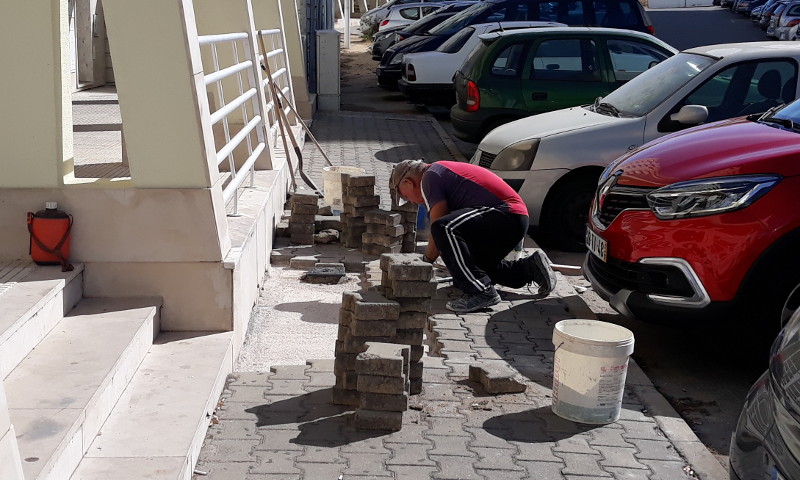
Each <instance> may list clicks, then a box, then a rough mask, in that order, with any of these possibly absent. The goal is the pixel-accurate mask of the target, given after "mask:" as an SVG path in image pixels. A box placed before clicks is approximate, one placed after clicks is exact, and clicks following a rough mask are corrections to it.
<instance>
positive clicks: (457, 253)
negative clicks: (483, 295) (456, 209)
mask: <svg viewBox="0 0 800 480" xmlns="http://www.w3.org/2000/svg"><path fill="white" fill-rule="evenodd" d="M490 210H491V207H481V208H479V209H477V210H473V211H470V212H465V213H463V214H461V215H459V216H458V217H456V218H454V219H453V220H451V221H449V222H447V225H445V227H444V232H445V235H446V236H447V241H448V243H449V244H450V248H451V250H452V251H453V256H454V257H455V260H456V264H457V265H458V268H459V269H461V272H462V273H463V274H464V277H465V278H466V279H467V280H468V281H469V282H470V283H472V284H473V285H474V286H475V288H477V289H478V291H480V292H482V291H484V290H486V285H484V284H483V283H481V282H480V280H478V279H477V278H476V277H475V275H473V274H472V272H471V271H470V270H469V269H468V268H467V264H466V263H465V262H464V252H462V251H461V248H460V247H459V244H458V241H456V235H455V229H456V228H458V227H459V226H461V225H462V224H464V223H466V222H468V221H469V220H471V219H473V218H475V217H478V216H480V215H483V214H484V213H486V212H488V211H490Z"/></svg>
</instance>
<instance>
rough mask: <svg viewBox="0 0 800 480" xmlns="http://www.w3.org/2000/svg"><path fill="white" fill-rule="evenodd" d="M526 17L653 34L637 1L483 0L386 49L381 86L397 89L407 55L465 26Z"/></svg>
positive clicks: (425, 49) (380, 70)
mask: <svg viewBox="0 0 800 480" xmlns="http://www.w3.org/2000/svg"><path fill="white" fill-rule="evenodd" d="M523 20H534V21H546V22H559V23H564V24H566V25H595V26H603V27H613V28H627V29H630V30H638V31H643V32H648V33H653V27H652V22H650V19H649V18H648V17H647V14H646V13H645V11H644V8H643V7H642V6H641V4H640V3H639V2H638V1H637V0H484V1H482V2H480V3H479V4H477V5H474V6H472V7H470V8H468V9H466V10H464V11H463V12H461V13H459V14H458V15H455V16H453V17H452V18H450V19H448V20H446V21H444V22H443V23H442V24H441V25H439V26H438V27H436V28H433V29H431V30H430V31H429V32H428V35H425V36H414V37H411V38H409V39H407V40H404V41H402V42H398V43H396V44H395V45H394V46H393V47H391V48H390V49H389V50H387V51H386V53H384V54H383V57H382V58H381V63H380V65H378V68H377V70H376V74H377V75H378V85H381V86H383V87H387V88H395V87H396V86H397V80H399V79H400V77H401V76H402V65H403V56H404V55H405V54H407V53H414V52H430V51H432V50H435V49H436V48H437V47H439V45H441V44H442V43H444V42H445V41H446V40H447V39H448V38H450V37H451V36H452V35H454V34H455V33H456V32H458V31H459V30H461V29H462V28H464V27H467V26H469V25H475V24H478V23H488V22H504V21H523Z"/></svg>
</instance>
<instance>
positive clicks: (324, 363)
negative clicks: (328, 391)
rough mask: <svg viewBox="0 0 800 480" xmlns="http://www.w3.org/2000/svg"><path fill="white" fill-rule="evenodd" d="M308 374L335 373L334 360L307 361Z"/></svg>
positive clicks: (318, 359) (317, 359)
mask: <svg viewBox="0 0 800 480" xmlns="http://www.w3.org/2000/svg"><path fill="white" fill-rule="evenodd" d="M306 366H307V367H308V368H307V369H306V374H311V373H315V372H333V359H332V358H313V359H309V360H306Z"/></svg>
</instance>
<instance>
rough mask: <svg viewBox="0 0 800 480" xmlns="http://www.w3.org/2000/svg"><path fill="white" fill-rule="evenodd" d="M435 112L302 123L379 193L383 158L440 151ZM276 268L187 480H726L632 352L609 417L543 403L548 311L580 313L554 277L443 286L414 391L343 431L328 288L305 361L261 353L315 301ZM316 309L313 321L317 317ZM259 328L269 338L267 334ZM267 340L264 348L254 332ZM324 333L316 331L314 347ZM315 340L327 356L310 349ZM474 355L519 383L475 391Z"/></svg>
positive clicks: (312, 170) (443, 142)
mask: <svg viewBox="0 0 800 480" xmlns="http://www.w3.org/2000/svg"><path fill="white" fill-rule="evenodd" d="M434 123H435V122H433V121H431V120H430V119H427V118H426V117H422V116H420V117H417V116H413V117H412V116H410V117H397V116H386V115H379V114H349V113H344V112H341V113H327V114H320V115H317V116H316V118H315V121H314V125H313V131H314V133H315V136H316V137H317V139H318V140H319V141H320V143H321V144H322V145H323V148H325V150H326V152H327V154H328V156H329V157H331V160H332V161H333V162H334V164H341V163H339V162H341V161H344V163H345V164H347V165H358V166H362V167H364V168H365V169H366V170H367V172H369V173H374V174H375V175H376V176H377V177H378V184H379V185H380V186H382V187H381V189H380V190H379V192H378V193H380V194H381V195H382V196H383V195H386V193H387V192H384V191H383V188H385V183H386V179H387V177H388V172H389V171H390V169H391V165H392V163H393V162H396V161H398V160H401V159H403V158H416V157H425V158H428V159H443V158H453V155H454V154H453V153H452V152H451V150H450V149H449V146H448V142H449V141H448V139H446V138H442V137H441V136H440V134H439V130H437V129H436V128H435V127H434V126H433V124H434ZM314 148H315V147H313V145H312V144H311V143H310V142H307V143H306V146H305V149H304V152H303V153H304V158H305V159H306V170H307V171H308V172H309V174H310V175H311V176H312V178H315V179H316V180H318V181H320V183H321V174H320V172H321V167H322V166H323V163H322V162H323V161H322V158H321V155H319V153H318V152H315V151H314ZM276 252H277V253H278V255H279V256H281V257H282V258H285V257H291V256H294V255H304V256H311V255H314V256H317V257H318V258H326V259H328V258H331V257H334V258H335V257H337V256H341V257H349V258H352V256H353V255H356V254H357V252H355V251H352V250H347V249H343V248H341V247H340V246H338V245H337V246H331V245H325V246H322V245H318V246H314V247H291V246H288V245H287V244H286V243H285V242H284V243H280V239H279V242H278V243H277V245H276ZM366 260H369V259H366ZM370 265H372V268H373V270H370V269H367V271H366V272H365V273H363V274H360V275H359V274H351V278H350V280H349V283H348V284H347V285H348V286H347V287H345V288H352V289H354V290H357V289H359V288H363V287H365V286H368V285H369V284H370V283H374V278H375V275H374V263H372V264H370ZM289 272H290V271H289V270H287V269H285V268H284V267H277V268H273V272H272V274H271V277H270V278H271V279H278V281H277V282H275V283H274V284H272V285H278V284H279V285H280V288H281V289H284V293H283V294H282V295H280V296H279V295H277V294H276V293H275V291H274V290H273V289H272V288H264V289H262V295H261V298H260V299H259V303H258V308H257V310H256V313H254V317H253V322H252V324H251V329H250V332H249V333H248V338H247V339H246V341H245V347H244V351H243V355H244V356H246V357H247V358H249V359H250V360H249V361H248V363H247V364H248V365H259V366H260V367H259V368H260V369H262V370H261V371H237V372H235V373H234V374H233V375H231V376H230V377H229V379H228V383H227V386H226V389H225V391H224V393H223V395H222V398H221V399H220V402H219V408H218V410H217V412H216V416H215V417H214V418H213V419H212V424H211V426H210V428H209V430H208V433H207V436H206V440H205V444H204V446H203V448H202V451H201V452H200V458H199V461H198V464H197V467H196V468H197V474H196V475H195V478H196V479H197V480H201V479H212V480H223V479H224V480H266V479H281V480H292V479H305V480H329V479H330V480H336V479H341V480H355V479H381V478H395V479H409V480H416V479H429V478H431V479H434V478H435V479H453V480H467V479H491V480H494V479H526V478H527V479H540V480H548V479H558V480H578V479H580V480H586V479H606V478H609V479H611V478H613V479H650V480H656V479H690V478H702V479H715V480H717V479H719V480H722V479H723V478H727V476H726V474H725V471H724V469H723V468H722V466H720V464H719V463H717V461H716V460H715V459H714V458H713V456H711V454H710V453H709V452H708V451H707V450H706V449H705V447H704V446H703V445H702V444H701V443H700V442H699V441H698V440H697V438H696V437H695V436H694V434H693V433H692V432H691V430H690V429H689V428H688V426H687V425H686V424H685V422H683V420H681V418H680V417H679V416H678V415H677V413H675V411H674V410H673V409H672V408H671V407H670V406H669V405H668V404H667V402H666V401H665V400H664V399H663V397H662V396H661V395H660V394H659V393H658V392H657V391H656V390H655V388H654V387H653V386H652V384H651V383H650V381H649V380H648V379H647V378H646V376H645V375H644V374H643V373H642V371H641V370H640V369H639V368H638V366H636V365H635V364H634V363H633V362H631V365H630V367H629V373H628V381H627V385H626V389H625V394H624V400H623V406H622V407H623V408H622V415H621V418H620V420H619V421H618V422H615V423H613V424H610V425H602V426H591V425H579V424H576V423H573V422H570V421H566V420H563V419H561V418H560V417H558V416H556V415H554V414H553V413H552V411H551V403H552V401H551V398H550V395H551V390H550V389H551V386H552V370H553V345H552V329H553V326H554V325H555V323H556V322H558V321H559V320H562V319H567V318H591V312H590V311H588V309H587V308H586V306H585V304H583V302H582V301H581V300H580V297H579V295H577V294H576V293H575V292H574V291H573V290H572V289H571V288H570V287H569V285H568V283H567V282H566V281H564V279H563V278H561V280H560V282H559V287H558V288H557V289H556V291H555V292H553V293H552V294H551V295H550V296H549V297H548V298H546V299H540V300H536V299H533V298H532V297H531V296H530V295H529V294H528V293H527V291H526V290H510V289H501V290H500V294H501V296H502V298H503V301H502V302H501V303H500V304H498V305H496V306H494V307H492V308H491V309H490V310H487V311H485V312H481V313H473V314H465V315H453V314H449V313H447V312H446V311H445V309H444V303H445V301H446V300H447V299H448V298H449V297H452V296H453V295H456V294H457V292H455V291H454V289H453V288H452V287H449V286H448V285H447V284H442V286H441V287H440V288H439V290H438V291H437V295H436V297H435V299H434V302H433V308H432V312H431V314H432V316H431V317H430V320H429V333H428V339H427V341H428V344H429V353H428V355H427V356H426V357H425V358H424V367H425V368H424V378H423V381H424V383H423V393H422V394H420V395H416V396H412V397H411V404H412V408H411V409H410V410H409V411H408V412H406V414H405V415H404V420H403V428H402V430H401V431H399V432H395V433H390V432H377V431H359V430H356V429H355V428H354V426H353V416H354V414H353V412H352V410H348V409H347V408H345V407H340V406H335V405H332V404H331V403H330V398H331V387H332V386H333V384H334V375H333V360H332V359H333V343H334V341H335V336H336V333H335V328H334V327H335V322H336V317H335V316H334V315H335V313H334V312H337V311H338V310H337V307H338V306H337V305H336V304H335V300H334V301H333V304H331V305H328V306H327V307H326V308H327V310H326V309H325V308H318V309H316V310H315V312H316V313H315V314H314V315H317V317H315V318H317V321H318V322H320V323H325V325H324V327H325V328H321V329H320V330H321V331H322V330H324V331H326V332H328V333H326V334H321V337H317V338H315V339H314V343H315V344H317V345H319V342H323V347H322V349H321V350H315V351H314V355H315V356H314V357H308V358H307V359H306V362H305V364H303V363H304V362H297V363H296V364H291V365H280V364H275V363H274V362H273V361H271V358H270V355H272V356H274V357H277V358H280V355H277V354H276V353H275V352H276V350H275V349H277V350H281V345H283V346H285V348H284V349H295V352H294V353H293V355H294V356H291V357H288V358H297V354H296V350H297V349H300V350H301V351H302V348H303V343H305V342H308V341H309V340H308V339H306V338H304V337H303V335H304V333H303V332H304V330H300V331H299V333H298V334H297V336H295V337H291V333H287V332H286V331H285V330H286V328H284V326H283V324H281V319H282V318H284V319H286V322H287V323H291V322H300V321H303V320H302V319H291V318H290V316H291V315H297V314H298V313H299V314H301V315H302V312H300V311H299V310H298V306H299V305H301V303H300V302H307V304H308V305H315V306H317V307H319V306H320V305H322V303H324V302H321V301H319V300H315V299H314V297H313V296H314V295H315V293H314V292H315V290H314V289H315V288H320V287H314V288H312V287H310V286H309V284H303V283H301V282H300V281H299V278H298V277H297V276H292V275H290V274H289ZM270 281H271V280H270V279H268V280H267V285H270ZM336 287H337V288H338V290H336V291H335V292H334V295H338V296H339V298H341V288H342V287H341V286H336ZM285 289H288V290H289V293H290V294H289V295H286V293H285ZM292 289H295V292H294V295H291V290H292ZM266 310H269V315H265V311H266ZM324 312H327V314H325V313H324ZM324 315H327V319H328V320H327V322H325V321H322V320H319V318H320V317H319V316H324ZM306 320H308V318H306ZM270 327H272V331H273V332H275V336H276V337H277V338H276V339H271V338H269V337H270ZM254 335H256V336H257V337H258V338H254ZM326 335H327V337H326ZM271 340H274V341H272V342H271V344H270V345H269V346H268V347H266V346H265V343H264V342H267V343H270V341H271ZM324 342H329V343H328V344H329V347H328V349H327V350H326V349H325V348H324ZM309 351H310V350H309ZM326 351H327V352H328V355H327V356H324V355H323V356H320V355H319V353H320V352H323V353H324V352H326ZM262 352H268V353H266V354H262ZM269 352H272V353H269ZM259 357H261V358H259ZM259 360H260V361H259ZM478 360H480V361H484V362H500V363H504V364H507V365H510V366H512V367H513V368H515V369H516V370H518V371H519V372H520V373H521V374H522V375H523V376H524V378H525V379H526V384H527V390H526V391H525V393H522V394H511V395H488V394H486V393H485V392H484V391H483V390H482V388H481V386H480V385H479V384H477V383H474V382H471V381H469V379H468V368H469V365H470V364H471V363H474V362H476V361H478ZM239 365H240V366H241V365H243V364H242V363H240V364H239ZM267 366H268V367H269V371H267Z"/></svg>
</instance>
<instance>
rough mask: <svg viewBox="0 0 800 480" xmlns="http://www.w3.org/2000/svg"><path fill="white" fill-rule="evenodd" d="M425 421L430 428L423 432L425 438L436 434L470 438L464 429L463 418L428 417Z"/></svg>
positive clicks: (431, 437) (433, 436)
mask: <svg viewBox="0 0 800 480" xmlns="http://www.w3.org/2000/svg"><path fill="white" fill-rule="evenodd" d="M425 422H427V423H428V425H430V429H429V430H428V431H426V432H425V438H427V439H433V438H435V437H437V436H447V437H452V436H455V437H468V438H472V436H471V435H470V434H469V432H466V431H464V420H463V418H449V417H428V418H426V419H425Z"/></svg>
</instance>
